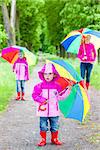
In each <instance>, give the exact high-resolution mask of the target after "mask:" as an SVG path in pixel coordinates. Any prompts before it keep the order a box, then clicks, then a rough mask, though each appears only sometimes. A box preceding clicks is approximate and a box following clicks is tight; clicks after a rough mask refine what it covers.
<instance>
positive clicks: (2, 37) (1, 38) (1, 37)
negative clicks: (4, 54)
mask: <svg viewBox="0 0 100 150" xmlns="http://www.w3.org/2000/svg"><path fill="white" fill-rule="evenodd" d="M6 39H7V35H6V33H5V30H4V28H3V25H2V24H0V49H2V48H3V47H4V46H5V45H6Z"/></svg>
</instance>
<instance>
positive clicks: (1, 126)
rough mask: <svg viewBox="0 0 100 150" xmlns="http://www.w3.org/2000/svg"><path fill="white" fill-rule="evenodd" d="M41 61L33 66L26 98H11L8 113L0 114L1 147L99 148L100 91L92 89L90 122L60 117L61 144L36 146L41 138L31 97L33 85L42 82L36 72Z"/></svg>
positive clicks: (21, 149) (15, 149)
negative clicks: (82, 122)
mask: <svg viewBox="0 0 100 150" xmlns="http://www.w3.org/2000/svg"><path fill="white" fill-rule="evenodd" d="M41 66H42V62H40V61H39V64H38V65H37V66H36V67H35V68H34V70H33V74H32V77H31V79H30V80H29V81H28V82H27V83H26V87H27V91H26V101H15V100H14V98H13V99H12V101H11V103H10V105H9V107H8V109H7V111H6V112H4V113H3V114H1V115H0V150H39V149H40V150H100V101H99V100H100V91H96V90H95V89H94V88H92V87H91V88H90V89H89V95H90V98H91V112H90V119H88V122H87V123H85V124H83V125H81V124H80V123H79V122H77V121H75V120H71V119H65V118H64V117H63V116H62V114H61V117H60V135H59V137H60V139H61V140H62V141H63V145H62V146H55V145H52V144H50V133H49V132H48V133H47V145H46V146H45V147H37V146H36V144H37V142H38V141H39V118H37V117H36V114H35V112H36V109H35V104H34V102H33V100H32V98H31V93H32V90H33V86H34V85H35V84H36V83H37V82H39V79H38V76H37V71H38V70H40V68H41Z"/></svg>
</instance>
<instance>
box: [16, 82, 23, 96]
mask: <svg viewBox="0 0 100 150" xmlns="http://www.w3.org/2000/svg"><path fill="white" fill-rule="evenodd" d="M16 90H17V92H23V93H24V90H25V80H16Z"/></svg>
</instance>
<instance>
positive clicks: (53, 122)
mask: <svg viewBox="0 0 100 150" xmlns="http://www.w3.org/2000/svg"><path fill="white" fill-rule="evenodd" d="M58 120H59V116H57V117H40V131H48V121H49V123H50V131H51V132H56V131H57V130H58V128H59V124H58Z"/></svg>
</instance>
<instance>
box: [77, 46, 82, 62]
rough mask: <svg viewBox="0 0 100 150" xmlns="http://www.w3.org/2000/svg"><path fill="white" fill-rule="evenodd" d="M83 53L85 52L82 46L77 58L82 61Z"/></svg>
mask: <svg viewBox="0 0 100 150" xmlns="http://www.w3.org/2000/svg"><path fill="white" fill-rule="evenodd" d="M82 52H83V47H82V45H80V48H79V52H78V55H77V57H78V58H79V59H81V60H82V58H83V55H82Z"/></svg>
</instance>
